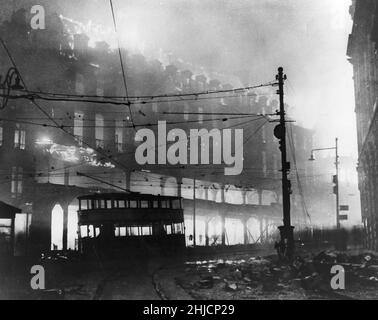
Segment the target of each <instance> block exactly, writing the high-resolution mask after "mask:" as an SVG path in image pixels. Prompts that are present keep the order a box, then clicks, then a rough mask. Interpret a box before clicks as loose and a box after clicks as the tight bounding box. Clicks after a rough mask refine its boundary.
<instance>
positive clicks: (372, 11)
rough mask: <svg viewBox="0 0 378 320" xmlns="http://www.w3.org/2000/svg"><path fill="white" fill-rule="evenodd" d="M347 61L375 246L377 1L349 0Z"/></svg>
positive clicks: (364, 202) (370, 240) (365, 211)
mask: <svg viewBox="0 0 378 320" xmlns="http://www.w3.org/2000/svg"><path fill="white" fill-rule="evenodd" d="M350 13H351V15H352V18H353V29H352V33H351V34H350V36H349V43H348V52H347V55H348V57H349V61H350V62H351V64H352V65H353V71H354V86H355V98H356V109H355V112H356V119H357V138H358V152H359V164H358V174H359V189H360V194H361V214H362V221H363V224H364V239H365V246H366V247H367V248H369V249H372V250H377V249H378V233H377V232H378V115H377V104H378V90H377V84H378V50H377V49H378V1H375V0H367V1H365V0H357V1H353V4H352V6H351V8H350Z"/></svg>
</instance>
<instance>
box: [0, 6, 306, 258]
mask: <svg viewBox="0 0 378 320" xmlns="http://www.w3.org/2000/svg"><path fill="white" fill-rule="evenodd" d="M26 12H27V10H19V11H17V12H14V13H13V14H12V16H11V17H10V18H9V19H8V20H6V21H5V22H4V23H3V24H2V25H1V27H0V34H1V37H2V38H3V39H4V41H5V42H6V44H7V46H8V49H9V51H10V52H11V54H12V58H13V60H14V61H15V62H16V64H17V69H18V70H19V72H20V73H21V75H22V78H23V80H24V81H25V84H27V88H24V89H25V90H26V89H27V91H26V92H27V93H30V94H35V96H39V97H43V98H44V100H39V99H36V100H35V101H32V100H30V99H21V98H20V99H11V100H9V101H8V103H7V104H6V106H5V107H4V108H3V109H2V110H0V118H1V123H0V170H1V178H2V181H1V183H0V194H1V200H2V201H5V202H7V203H10V204H12V205H14V206H17V207H19V208H21V209H22V210H23V212H25V213H28V218H27V221H29V223H30V221H31V227H30V237H31V239H32V240H33V243H35V246H36V247H37V251H39V252H40V251H45V250H49V249H50V248H52V249H54V248H55V249H56V248H57V249H67V248H71V249H74V248H75V239H76V235H75V234H76V231H77V214H76V211H77V205H76V200H75V199H76V198H77V197H78V196H80V195H83V194H88V193H90V192H96V191H102V192H106V191H113V192H114V190H118V191H120V189H127V190H133V191H137V192H145V193H151V194H158V193H159V194H167V195H179V196H184V197H190V196H192V194H193V191H191V188H192V190H193V179H195V181H196V184H195V186H194V188H196V189H197V190H196V193H197V196H198V197H199V198H202V199H204V200H209V201H210V200H211V201H217V202H227V201H235V198H238V199H241V200H240V202H241V203H242V204H250V205H253V206H254V208H257V207H256V206H263V207H265V208H266V207H269V208H270V207H272V210H273V209H274V208H276V207H277V205H278V206H279V204H280V202H281V199H280V191H281V184H280V153H279V149H278V142H277V141H276V139H275V138H274V137H273V126H274V125H275V124H274V123H268V122H267V121H266V118H264V117H263V116H262V115H268V114H272V113H274V112H275V111H276V109H277V102H276V101H275V100H274V99H272V94H267V93H264V92H257V93H256V92H246V93H245V94H243V95H240V94H235V93H232V92H231V93H224V94H218V95H215V96H212V97H211V99H209V98H207V99H202V98H201V97H196V96H189V98H188V99H181V98H179V99H175V98H174V97H173V98H170V99H165V98H164V94H166V93H173V94H177V95H180V94H185V93H191V92H203V91H208V90H227V89H230V88H232V86H231V85H229V84H222V83H221V82H220V81H218V80H216V79H208V78H207V77H206V76H204V75H193V74H192V72H191V71H189V70H180V69H178V68H177V67H176V66H175V65H162V64H161V63H160V62H159V61H157V60H147V59H146V58H145V57H144V56H143V55H140V54H133V55H132V54H130V53H128V52H126V51H125V50H122V55H123V58H124V59H125V66H126V80H127V91H128V92H127V93H128V96H129V97H131V98H130V99H132V104H131V105H129V106H127V104H125V103H123V104H119V103H118V104H117V103H103V102H101V100H109V99H110V100H112V101H115V102H120V101H121V102H122V101H123V102H124V101H125V100H124V99H120V98H119V97H124V96H125V87H124V86H123V77H122V73H121V69H120V64H119V63H120V62H119V56H118V51H117V50H112V49H111V48H109V46H108V45H107V44H106V43H104V42H100V43H96V45H95V46H94V47H90V46H89V45H88V42H89V39H88V37H87V36H85V35H84V34H82V33H75V32H72V31H70V30H75V26H72V25H70V22H69V21H68V20H66V21H62V20H61V18H60V17H59V15H58V14H57V13H55V12H49V11H48V10H47V15H48V16H47V22H46V23H48V24H49V25H50V26H53V27H50V28H49V29H48V30H46V32H44V31H42V32H41V31H39V30H32V29H31V28H30V25H29V23H28V21H27V16H26ZM0 52H1V53H0V57H1V61H2V63H1V66H0V74H5V73H6V71H7V69H8V68H10V67H11V66H12V63H11V61H10V60H9V57H8V56H7V54H6V53H5V51H4V50H1V51H0ZM6 61H8V62H6ZM25 90H23V91H20V92H12V94H16V95H17V94H22V93H25ZM273 92H274V88H273ZM84 95H85V96H86V97H88V96H91V97H94V98H93V99H92V101H87V100H86V99H84V98H83V96H84ZM151 96H154V97H156V96H161V97H160V98H157V99H156V98H154V99H151V98H148V97H151ZM96 99H97V100H98V101H97V102H96V101H93V100H96ZM67 100H70V101H67ZM89 100H90V99H89ZM230 113H231V114H230ZM232 113H235V116H233V115H232ZM246 113H252V114H256V115H257V116H256V118H255V119H254V118H253V117H252V118H245V116H240V114H246ZM225 115H227V116H225ZM238 115H239V116H238ZM51 119H54V121H52V120H51ZM157 120H164V121H166V122H167V131H168V130H169V129H174V128H180V129H182V130H184V131H185V132H186V133H187V136H189V130H191V129H198V130H200V129H206V130H208V131H210V130H211V129H213V128H218V129H226V128H234V129H235V128H242V129H244V141H243V146H244V159H243V160H244V170H243V173H242V174H241V175H239V176H235V177H225V176H224V174H223V169H224V168H223V167H220V166H213V165H211V164H209V165H204V166H201V167H198V165H193V166H190V165H187V166H180V165H177V166H141V165H138V164H137V163H136V160H135V150H136V148H137V147H138V145H140V143H141V142H140V141H137V140H138V139H135V137H136V132H137V130H138V129H140V128H150V129H151V130H152V131H153V132H154V134H155V136H158V133H157V127H156V123H157ZM249 120H250V121H249ZM265 122H266V123H265ZM293 131H294V132H297V134H296V135H294V136H293V141H292V143H293V146H295V148H296V151H295V152H296V153H297V154H298V155H308V154H309V153H310V150H311V148H312V132H311V131H309V130H306V129H303V128H299V127H296V126H293ZM213 147H214V144H213ZM236 147H237V146H236V145H235V144H233V145H232V146H231V149H232V150H235V148H236ZM156 152H157V150H156ZM209 153H210V154H213V149H212V147H210V150H209ZM188 154H189V152H188ZM296 160H297V166H300V167H303V166H306V165H305V162H306V160H305V159H302V158H300V156H299V158H298V159H296ZM303 170H304V169H303ZM93 178H94V179H93ZM172 179H173V183H171V181H172ZM310 185H311V184H310ZM170 186H173V187H172V188H171V189H170V188H169V187H170ZM227 191H230V193H229V195H227ZM209 192H211V193H212V194H213V196H211V195H209ZM235 192H237V193H238V194H239V196H235V194H234V195H233V196H231V194H232V193H235ZM295 192H296V190H294V193H295ZM240 195H241V196H240ZM293 198H294V201H293V211H294V212H295V214H296V215H298V216H304V214H303V208H302V207H301V205H300V200H298V197H295V195H294V197H293ZM55 214H56V215H58V216H59V217H61V218H59V219H54V215H55ZM26 224H27V226H28V222H27V223H26ZM266 225H268V222H266ZM52 229H54V230H55V231H56V233H57V234H59V235H63V236H62V237H63V238H62V237H61V236H59V237H58V238H59V239H57V240H56V241H55V240H54V239H53V238H54V237H53V236H52V233H54V232H52Z"/></svg>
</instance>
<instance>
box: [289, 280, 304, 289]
mask: <svg viewBox="0 0 378 320" xmlns="http://www.w3.org/2000/svg"><path fill="white" fill-rule="evenodd" d="M291 285H292V286H293V287H294V288H296V289H302V279H299V278H296V279H293V280H291Z"/></svg>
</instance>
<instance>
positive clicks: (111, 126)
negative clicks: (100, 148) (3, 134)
mask: <svg viewBox="0 0 378 320" xmlns="http://www.w3.org/2000/svg"><path fill="white" fill-rule="evenodd" d="M245 118H253V119H252V120H251V121H255V120H256V121H257V120H261V119H264V118H263V117H256V116H255V115H252V116H240V117H229V118H216V119H203V120H186V121H171V122H166V125H177V124H186V123H202V122H213V121H222V122H226V121H231V120H239V119H245ZM0 120H1V121H5V122H14V123H22V124H27V125H34V126H41V127H50V128H60V129H61V128H73V127H74V126H73V125H61V124H59V123H57V124H54V125H52V124H47V123H38V122H33V121H23V120H19V119H9V118H2V117H0ZM41 120H48V119H41ZM158 125H159V124H158V123H143V124H138V125H135V126H122V128H125V129H130V128H134V127H155V126H158ZM83 128H116V126H113V125H104V126H96V125H83Z"/></svg>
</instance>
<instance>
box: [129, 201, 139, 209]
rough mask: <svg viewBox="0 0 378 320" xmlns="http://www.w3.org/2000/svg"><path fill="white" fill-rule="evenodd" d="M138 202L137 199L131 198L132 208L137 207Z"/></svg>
mask: <svg viewBox="0 0 378 320" xmlns="http://www.w3.org/2000/svg"><path fill="white" fill-rule="evenodd" d="M137 207H138V206H137V202H136V200H130V208H137Z"/></svg>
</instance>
